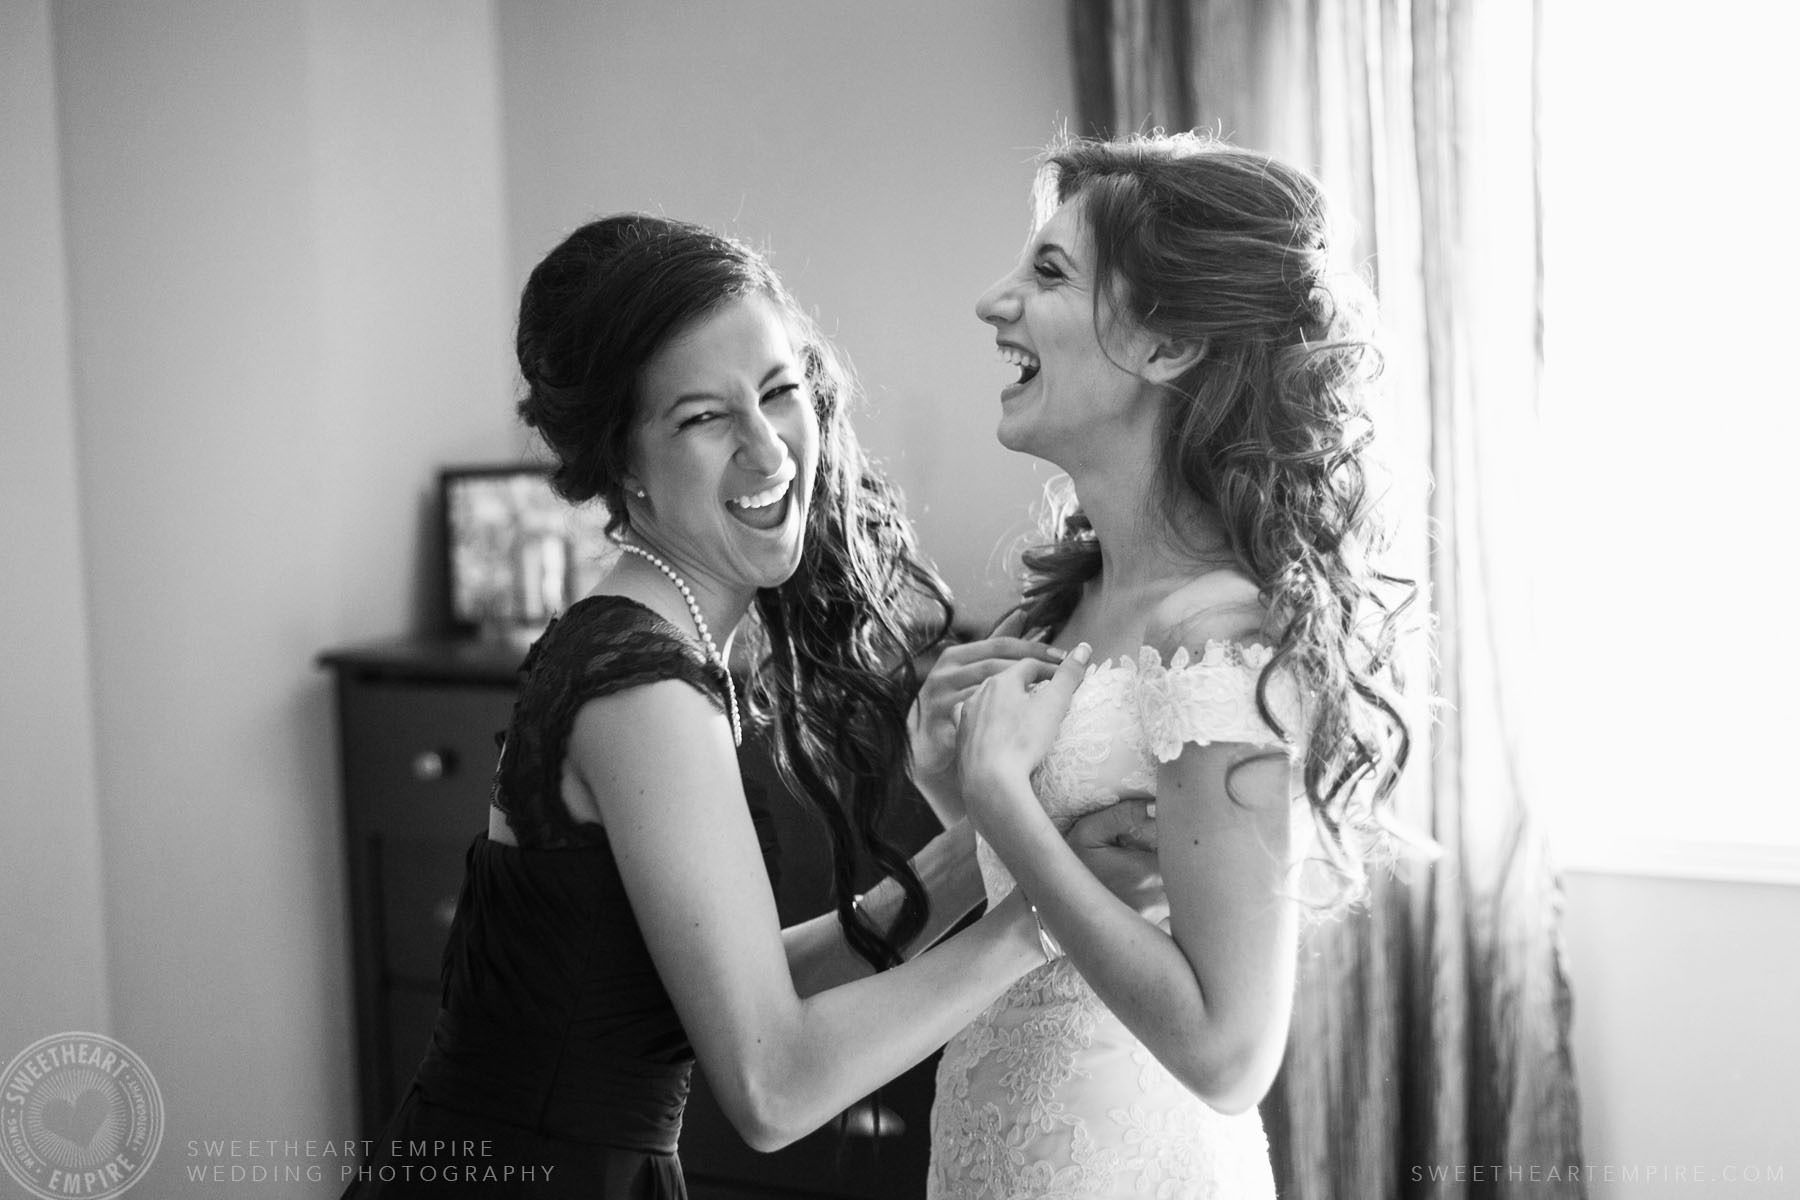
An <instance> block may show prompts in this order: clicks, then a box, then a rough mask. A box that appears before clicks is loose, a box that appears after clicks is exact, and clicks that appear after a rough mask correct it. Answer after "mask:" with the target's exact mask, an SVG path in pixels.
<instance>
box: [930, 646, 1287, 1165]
mask: <svg viewBox="0 0 1800 1200" xmlns="http://www.w3.org/2000/svg"><path fill="white" fill-rule="evenodd" d="M1269 654H1270V652H1269V651H1268V649H1267V648H1266V647H1261V646H1248V647H1240V646H1237V645H1235V644H1228V643H1219V642H1209V643H1208V644H1207V646H1206V649H1205V651H1204V653H1202V654H1201V656H1200V657H1199V658H1190V656H1189V655H1188V652H1187V651H1186V650H1185V649H1184V650H1177V651H1176V652H1175V655H1174V657H1173V658H1171V659H1170V660H1169V662H1168V664H1167V665H1166V666H1165V665H1164V663H1163V661H1162V656H1161V655H1160V654H1158V653H1157V651H1156V650H1155V649H1154V648H1152V647H1148V646H1146V647H1144V648H1143V649H1142V650H1141V651H1140V652H1139V655H1138V657H1137V659H1135V660H1134V659H1132V658H1129V657H1126V656H1121V657H1120V658H1118V659H1116V660H1113V661H1111V662H1107V663H1100V664H1096V665H1094V666H1092V667H1090V668H1089V669H1088V674H1087V677H1086V678H1085V679H1084V680H1083V682H1082V684H1081V686H1080V687H1079V688H1078V689H1077V690H1076V692H1075V696H1074V699H1073V701H1072V702H1071V704H1070V707H1069V712H1068V715H1067V716H1066V717H1064V719H1063V723H1062V727H1061V729H1060V730H1059V731H1058V733H1057V737H1056V742H1055V744H1054V746H1053V747H1052V748H1051V751H1050V753H1049V755H1048V756H1047V757H1046V758H1045V759H1044V762H1043V763H1042V764H1041V765H1040V766H1039V768H1038V771H1037V773H1036V774H1035V775H1034V776H1033V780H1032V782H1033V785H1034V786H1035V788H1036V791H1037V794H1038V798H1039V799H1040V800H1041V801H1042V802H1043V805H1044V808H1045V810H1046V811H1047V812H1048V813H1049V814H1050V817H1051V819H1052V820H1053V821H1054V822H1055V823H1056V826H1057V828H1059V829H1063V830H1067V829H1068V828H1069V826H1071V825H1073V824H1074V823H1075V821H1076V820H1077V819H1079V818H1080V817H1083V816H1085V815H1086V814H1088V813H1090V812H1093V811H1095V810H1096V809H1099V808H1104V807H1106V806H1107V805H1109V804H1112V803H1114V802H1115V801H1117V800H1118V799H1120V798H1121V797H1125V796H1145V795H1151V794H1153V793H1154V792H1155V790H1156V764H1157V763H1158V762H1168V761H1170V760H1172V759H1174V758H1176V757H1178V756H1179V755H1180V753H1181V748H1182V746H1183V745H1184V744H1185V743H1187V742H1199V743H1206V742H1226V741H1229V742H1247V743H1251V744H1257V745H1267V744H1271V743H1276V742H1277V741H1278V739H1277V737H1276V735H1275V733H1274V731H1273V730H1271V729H1270V728H1269V727H1268V726H1267V725H1266V724H1264V723H1263V721H1262V719H1261V716H1260V714H1259V713H1258V711H1257V707H1256V698H1255V697H1256V682H1257V678H1258V676H1259V675H1260V673H1261V670H1262V667H1263V665H1264V664H1265V663H1267V661H1268V659H1269ZM1270 691H1271V693H1274V692H1276V691H1277V689H1276V688H1275V687H1274V686H1271V689H1270ZM1271 700H1272V709H1273V711H1274V712H1275V715H1276V717H1277V719H1278V720H1279V721H1281V723H1282V725H1283V727H1284V728H1286V729H1289V730H1292V729H1294V728H1296V726H1297V721H1296V720H1295V719H1293V714H1295V713H1297V712H1298V705H1297V704H1296V703H1295V702H1294V697H1293V695H1292V694H1291V693H1287V694H1283V695H1279V696H1272V697H1271ZM976 856H977V860H978V861H979V863H980V866H981V873H982V878H983V881H984V882H985V884H986V885H987V893H988V897H989V899H990V900H997V899H999V898H1000V897H1002V896H1004V895H1006V893H1008V892H1010V891H1011V890H1012V889H1013V887H1014V883H1013V879H1012V876H1011V875H1010V874H1008V872H1007V870H1006V867H1005V866H1004V865H1003V864H1002V863H1001V862H1000V860H999V857H998V856H997V855H996V854H995V853H994V852H993V850H992V849H991V848H989V847H988V845H987V844H986V843H985V842H980V841H978V842H977V844H976ZM926 1195H927V1197H928V1200H1065V1198H1066V1200H1097V1198H1107V1197H1118V1198H1121V1200H1123V1198H1126V1197H1130V1198H1132V1200H1136V1198H1137V1197H1144V1196H1150V1197H1157V1198H1159V1200H1176V1198H1180V1200H1188V1198H1199V1197H1231V1198H1232V1200H1258V1198H1272V1197H1273V1196H1274V1195H1275V1185H1274V1181H1273V1179H1272V1178H1271V1175H1270V1170H1269V1149H1268V1141H1267V1139H1266V1138H1265V1137H1264V1136H1263V1128H1262V1121H1261V1118H1260V1117H1259V1116H1258V1115H1257V1113H1256V1110H1255V1109H1251V1110H1250V1111H1249V1112H1246V1113H1242V1114H1240V1115H1238V1116H1229V1117H1228V1116H1224V1115H1222V1114H1220V1113H1218V1112H1216V1111H1215V1110H1213V1109H1212V1108H1209V1107H1208V1106H1207V1105H1206V1104H1205V1103H1203V1102H1202V1101H1201V1100H1200V1099H1198V1098H1197V1097H1195V1096H1194V1095H1193V1094H1192V1093H1191V1092H1189V1091H1188V1090H1187V1089H1186V1088H1184V1087H1182V1085H1181V1084H1180V1083H1178V1082H1176V1080H1175V1078H1174V1077H1173V1076H1172V1075H1170V1074H1169V1072H1168V1071H1166V1070H1165V1069H1164V1068H1163V1067H1162V1065H1161V1064H1159V1063H1158V1062H1157V1061H1156V1059H1155V1058H1153V1057H1152V1056H1151V1054H1150V1052H1149V1051H1148V1050H1146V1049H1145V1048H1144V1046H1143V1045H1142V1044H1141V1043H1140V1042H1139V1041H1138V1040H1137V1038H1136V1037H1134V1036H1132V1034H1131V1032H1130V1031H1129V1030H1127V1029H1126V1028H1125V1026H1124V1024H1123V1023H1122V1022H1121V1021H1120V1020H1119V1019H1118V1018H1117V1017H1115V1016H1113V1014H1112V1013H1111V1012H1110V1011H1109V1010H1108V1009H1107V1008H1106V1007H1105V1006H1104V1005H1103V1004H1102V1003H1101V1002H1100V999H1099V997H1097V996H1096V995H1095V994H1094V992H1093V990H1092V989H1091V988H1090V987H1088V985H1087V983H1086V981H1085V980H1083V979H1082V977H1081V974H1080V972H1078V971H1077V970H1076V969H1075V965H1074V964H1073V963H1072V962H1071V961H1069V960H1068V959H1067V958H1063V959H1059V960H1058V961H1056V962H1054V963H1047V964H1045V965H1044V966H1043V967H1040V968H1038V969H1037V970H1036V971H1034V972H1032V973H1031V974H1030V975H1027V976H1025V977H1024V978H1023V979H1021V980H1019V981H1018V982H1017V983H1016V984H1014V985H1013V986H1012V988H1011V989H1010V990H1009V991H1008V992H1007V993H1006V994H1005V995H1003V996H1002V997H1000V999H999V1000H996V1001H995V1002H994V1003H993V1004H992V1005H991V1006H990V1007H989V1008H988V1009H987V1011H986V1012H984V1013H982V1014H981V1015H980V1016H979V1017H977V1018H976V1019H975V1021H974V1022H973V1023H972V1024H970V1025H969V1026H968V1028H966V1029H964V1030H963V1031H962V1032H961V1033H959V1034H957V1035H956V1037H955V1038H954V1039H952V1040H951V1042H950V1044H949V1046H947V1047H946V1048H945V1050H944V1056H943V1059H942V1060H941V1061H940V1062H939V1064H938V1071H937V1094H936V1097H935V1099H934V1101H933V1104H932V1110H931V1175H930V1182H929V1185H928V1188H927V1191H926Z"/></svg>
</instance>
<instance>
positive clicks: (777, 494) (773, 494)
mask: <svg viewBox="0 0 1800 1200" xmlns="http://www.w3.org/2000/svg"><path fill="white" fill-rule="evenodd" d="M793 485H794V481H793V479H791V478H789V479H784V480H782V481H781V482H780V483H778V484H776V485H775V486H774V487H772V488H765V489H764V490H762V491H760V492H752V493H751V494H750V495H748V496H739V497H738V498H737V499H736V500H733V501H732V502H731V503H732V504H734V505H735V506H737V507H738V508H767V507H768V506H769V505H771V504H774V503H775V502H776V501H777V500H780V499H781V498H782V497H783V496H785V495H787V494H788V488H790V487H792V486H793Z"/></svg>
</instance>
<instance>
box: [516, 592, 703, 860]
mask: <svg viewBox="0 0 1800 1200" xmlns="http://www.w3.org/2000/svg"><path fill="white" fill-rule="evenodd" d="M519 674H520V684H519V698H518V701H517V702H516V703H515V704H514V705H513V715H512V722H511V724H510V725H509V726H508V728H507V731H506V734H505V737H504V738H503V740H502V742H501V751H500V762H499V765H498V767H497V768H496V769H495V772H494V788H493V794H492V799H491V802H492V804H493V806H494V807H495V808H497V809H499V810H500V811H501V812H502V813H504V814H506V821H507V824H508V825H509V826H510V827H511V828H512V831H513V835H514V836H515V837H516V838H517V839H518V841H519V845H521V846H524V847H527V848H531V849H552V848H557V847H562V846H571V845H589V844H594V843H598V842H604V841H605V832H604V830H602V829H601V828H600V827H599V826H597V825H592V824H588V823H585V822H578V821H576V820H575V819H574V818H573V817H572V816H570V815H569V810H568V807H567V806H566V805H565V804H564V803H563V801H562V774H563V758H564V755H565V753H566V752H567V749H568V744H569V734H570V732H571V730H572V729H573V728H574V724H575V716H576V714H577V713H578V712H580V711H581V706H582V705H584V704H586V703H587V702H588V701H589V700H593V699H597V698H599V697H601V696H609V695H613V694H614V693H617V692H622V691H625V690H627V689H629V688H634V687H643V686H645V685H646V684H651V683H658V682H661V681H663V680H668V679H673V680H678V681H680V682H682V683H686V684H688V685H689V686H690V687H692V688H694V689H695V690H696V691H698V692H700V693H701V694H702V695H704V696H706V698H707V699H708V700H710V701H712V703H713V705H714V707H716V708H718V709H719V710H720V711H721V712H723V711H724V710H725V704H726V700H725V692H724V689H725V688H727V687H730V686H731V684H730V681H729V680H728V679H727V678H725V675H724V672H723V671H722V670H720V669H719V668H717V667H714V666H711V665H710V664H708V663H707V662H706V660H705V658H704V657H702V655H701V653H700V649H699V647H698V646H696V645H695V644H694V643H693V642H691V641H689V640H688V639H687V638H684V637H683V636H681V634H680V633H679V632H678V631H677V630H676V629H675V628H674V626H672V625H670V624H669V623H668V622H667V621H664V620H663V619H662V618H661V617H659V616H657V615H656V614H655V613H653V612H651V611H650V610H649V609H647V608H645V607H643V606H642V605H640V604H638V603H636V602H635V601H632V600H627V599H625V598H624V597H621V596H596V597H594V598H592V599H589V600H584V601H582V602H580V603H579V604H577V605H575V606H574V607H572V608H570V609H569V611H568V612H567V613H565V614H564V615H563V616H562V617H561V618H559V619H558V620H557V621H555V622H553V623H552V624H551V626H550V628H549V629H546V630H545V631H544V634H543V636H542V637H540V638H539V639H538V640H537V644H536V645H534V646H533V647H532V648H531V653H530V654H529V655H527V656H526V658H525V662H524V665H523V666H521V667H520V668H519Z"/></svg>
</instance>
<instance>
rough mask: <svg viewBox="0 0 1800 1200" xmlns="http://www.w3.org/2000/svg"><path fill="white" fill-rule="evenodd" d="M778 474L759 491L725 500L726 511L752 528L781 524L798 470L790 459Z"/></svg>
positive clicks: (765, 527) (764, 527)
mask: <svg viewBox="0 0 1800 1200" xmlns="http://www.w3.org/2000/svg"><path fill="white" fill-rule="evenodd" d="M779 474H780V475H781V478H779V479H777V480H776V481H775V482H774V483H772V484H770V485H769V486H768V487H766V488H763V489H762V490H761V491H758V492H750V493H748V494H746V495H743V496H737V497H734V498H733V499H730V500H727V501H725V509H726V511H727V512H729V513H730V514H731V515H732V516H733V517H736V518H737V519H738V520H739V521H740V522H742V523H743V524H745V525H748V526H750V527H751V528H752V529H763V530H768V529H774V528H776V527H777V526H779V525H781V524H782V523H783V522H784V521H786V520H787V515H788V508H789V503H788V497H789V495H790V494H791V493H792V492H793V490H794V480H795V478H796V477H797V476H798V475H799V470H798V468H797V467H796V466H795V465H794V463H793V460H792V459H790V460H788V463H787V465H786V466H785V467H783V468H782V470H781V472H779Z"/></svg>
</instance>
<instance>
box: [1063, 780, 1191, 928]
mask: <svg viewBox="0 0 1800 1200" xmlns="http://www.w3.org/2000/svg"><path fill="white" fill-rule="evenodd" d="M1064 840H1065V841H1067V842H1068V843H1069V848H1070V849H1071V850H1073V851H1075V856H1076V857H1077V858H1079V859H1080V860H1081V863H1082V865H1083V866H1085V867H1086V868H1087V869H1088V870H1090V871H1092V872H1093V873H1094V877H1095V878H1096V879H1098V880H1099V881H1100V882H1101V883H1103V884H1105V885H1106V890H1107V891H1109V892H1111V893H1112V894H1113V895H1115V896H1117V897H1118V898H1119V899H1121V900H1123V901H1124V902H1125V903H1126V904H1128V905H1130V906H1131V907H1132V908H1135V909H1136V910H1137V911H1138V915H1139V916H1141V917H1143V918H1144V920H1146V921H1149V922H1150V923H1152V924H1161V923H1162V922H1163V921H1165V920H1167V919H1168V916H1169V893H1168V892H1167V891H1166V890H1164V888H1163V877H1162V864H1161V863H1160V862H1159V861H1158V859H1157V856H1156V847H1157V829H1156V804H1155V803H1154V802H1153V801H1149V800H1121V801H1120V802H1119V803H1117V804H1114V805H1111V806H1109V807H1107V808H1103V809H1101V810H1100V811H1099V812H1094V813H1089V814H1088V815H1087V816H1085V817H1083V818H1081V820H1079V821H1077V822H1075V825H1074V827H1073V828H1071V829H1070V830H1069V833H1068V836H1067V837H1066V838H1065V839H1064Z"/></svg>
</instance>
